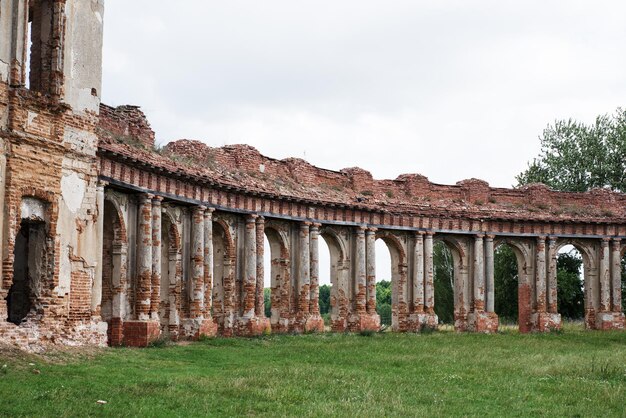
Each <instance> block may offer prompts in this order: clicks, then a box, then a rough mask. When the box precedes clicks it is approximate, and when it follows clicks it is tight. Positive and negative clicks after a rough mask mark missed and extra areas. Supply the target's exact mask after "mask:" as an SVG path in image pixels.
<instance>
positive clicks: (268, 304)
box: [263, 287, 272, 318]
mask: <svg viewBox="0 0 626 418" xmlns="http://www.w3.org/2000/svg"><path fill="white" fill-rule="evenodd" d="M271 297H272V289H270V288H269V287H266V288H264V289H263V300H264V301H265V316H266V317H267V318H271V316H272V298H271Z"/></svg>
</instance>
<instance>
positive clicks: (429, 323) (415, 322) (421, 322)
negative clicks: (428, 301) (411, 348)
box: [407, 313, 439, 332]
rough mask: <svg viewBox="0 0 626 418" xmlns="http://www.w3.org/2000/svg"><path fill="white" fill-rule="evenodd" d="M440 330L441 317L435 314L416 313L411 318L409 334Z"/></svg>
mask: <svg viewBox="0 0 626 418" xmlns="http://www.w3.org/2000/svg"><path fill="white" fill-rule="evenodd" d="M438 328H439V317H438V316H437V314H435V313H414V314H411V315H410V316H409V321H408V330H407V331H409V332H423V331H436V330H437V329H438Z"/></svg>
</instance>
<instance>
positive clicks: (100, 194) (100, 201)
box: [0, 176, 107, 319]
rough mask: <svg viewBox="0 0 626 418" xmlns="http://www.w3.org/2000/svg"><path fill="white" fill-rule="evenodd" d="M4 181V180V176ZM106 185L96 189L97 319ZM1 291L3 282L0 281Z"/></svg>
mask: <svg viewBox="0 0 626 418" xmlns="http://www.w3.org/2000/svg"><path fill="white" fill-rule="evenodd" d="M2 179H4V176H2ZM2 179H0V182H1V181H3V180H2ZM106 185H107V183H106V182H102V181H98V186H97V188H96V207H97V208H98V211H97V213H98V218H97V219H96V234H97V238H96V243H95V245H96V268H95V274H94V278H93V283H92V287H91V315H92V316H96V317H98V316H100V303H101V302H102V245H103V242H104V188H105V186H106ZM0 224H1V223H0ZM1 289H2V280H0V290H1ZM0 293H1V292H0ZM2 299H4V298H2ZM2 318H4V316H3V315H2V314H0V319H2Z"/></svg>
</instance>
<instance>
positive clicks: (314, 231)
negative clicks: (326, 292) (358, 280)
mask: <svg viewBox="0 0 626 418" xmlns="http://www.w3.org/2000/svg"><path fill="white" fill-rule="evenodd" d="M320 226H321V225H320V224H313V225H312V226H311V233H310V235H311V239H310V247H311V248H310V252H311V289H310V290H311V292H310V293H311V295H310V301H309V312H310V313H311V315H314V316H319V314H320V282H319V280H320V277H319V276H320V262H319V260H320V258H319V257H320V256H319V236H320Z"/></svg>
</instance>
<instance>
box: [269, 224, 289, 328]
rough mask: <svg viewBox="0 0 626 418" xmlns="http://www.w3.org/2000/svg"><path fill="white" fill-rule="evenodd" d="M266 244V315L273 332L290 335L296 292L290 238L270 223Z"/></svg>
mask: <svg viewBox="0 0 626 418" xmlns="http://www.w3.org/2000/svg"><path fill="white" fill-rule="evenodd" d="M264 243H265V244H264V246H265V251H264V257H265V266H266V268H265V273H264V299H265V315H266V316H267V317H269V318H270V324H271V326H272V332H288V331H289V325H290V323H289V320H290V312H291V308H292V301H293V297H292V296H293V292H292V288H291V287H292V286H291V271H290V256H289V248H288V245H287V239H286V237H285V236H284V235H283V234H282V233H281V232H280V231H279V230H278V229H276V228H274V227H272V224H271V223H268V224H267V225H266V226H265V240H264ZM268 267H269V268H268Z"/></svg>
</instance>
